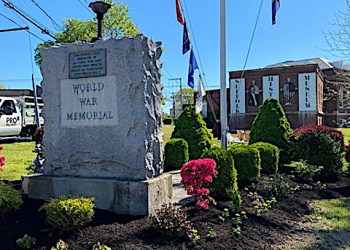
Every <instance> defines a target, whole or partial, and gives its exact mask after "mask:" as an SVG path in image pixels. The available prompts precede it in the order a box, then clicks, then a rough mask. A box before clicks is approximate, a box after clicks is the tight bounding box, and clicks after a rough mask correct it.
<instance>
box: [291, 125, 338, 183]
mask: <svg viewBox="0 0 350 250" xmlns="http://www.w3.org/2000/svg"><path fill="white" fill-rule="evenodd" d="M291 142H292V159H293V160H294V161H300V160H304V161H306V162H307V163H308V164H310V165H315V166H323V169H322V171H321V172H320V175H321V176H322V177H333V176H334V175H335V174H337V173H340V172H341V169H342V158H343V154H342V151H341V142H339V141H335V140H334V139H332V137H331V136H330V135H327V134H324V133H323V132H322V131H315V132H313V133H300V134H297V135H295V136H292V137H291Z"/></svg>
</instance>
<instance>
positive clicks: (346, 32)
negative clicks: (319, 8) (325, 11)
mask: <svg viewBox="0 0 350 250" xmlns="http://www.w3.org/2000/svg"><path fill="white" fill-rule="evenodd" d="M346 6H347V7H346V9H345V10H344V11H341V12H337V13H336V15H335V23H333V26H334V27H335V28H334V29H333V30H331V31H328V32H325V39H326V42H327V44H328V47H329V52H330V53H332V54H333V55H335V56H337V57H339V58H340V59H343V60H344V61H349V59H350V25H349V23H350V0H346ZM340 68H341V67H340ZM325 80H326V82H325V85H324V96H323V97H324V100H325V101H328V100H332V99H333V100H334V99H336V98H337V96H338V95H339V93H340V92H342V93H341V96H344V100H346V101H347V102H349V101H350V100H349V98H348V94H349V93H350V72H349V69H336V70H334V72H333V74H331V76H328V74H327V76H326V78H325ZM339 97H340V96H339Z"/></svg>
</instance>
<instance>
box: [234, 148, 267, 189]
mask: <svg viewBox="0 0 350 250" xmlns="http://www.w3.org/2000/svg"><path fill="white" fill-rule="evenodd" d="M228 151H229V152H230V153H231V155H232V158H233V162H234V164H235V168H236V170H237V179H238V183H242V184H246V183H249V182H251V181H254V180H257V179H259V178H260V168H261V166H260V154H259V151H258V150H257V149H256V148H252V147H249V146H233V147H230V148H229V149H228Z"/></svg>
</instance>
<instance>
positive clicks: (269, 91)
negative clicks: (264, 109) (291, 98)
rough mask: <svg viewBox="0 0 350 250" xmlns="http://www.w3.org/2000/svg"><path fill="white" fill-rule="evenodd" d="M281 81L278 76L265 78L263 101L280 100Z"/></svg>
mask: <svg viewBox="0 0 350 250" xmlns="http://www.w3.org/2000/svg"><path fill="white" fill-rule="evenodd" d="M279 81H280V78H279V76H278V75H276V76H264V77H263V99H264V101H265V100H266V99H267V98H274V99H276V100H279V98H280V97H279Z"/></svg>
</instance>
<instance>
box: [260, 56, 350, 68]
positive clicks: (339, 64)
mask: <svg viewBox="0 0 350 250" xmlns="http://www.w3.org/2000/svg"><path fill="white" fill-rule="evenodd" d="M306 64H318V66H319V67H320V69H321V70H327V69H343V70H350V63H345V62H344V61H343V60H337V61H330V60H327V59H324V58H310V59H302V60H295V61H285V62H280V63H275V64H271V65H268V66H266V67H265V68H274V67H286V66H297V65H306Z"/></svg>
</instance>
